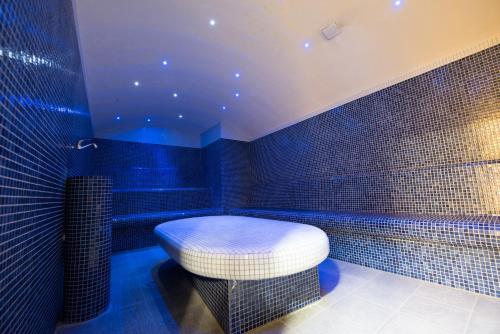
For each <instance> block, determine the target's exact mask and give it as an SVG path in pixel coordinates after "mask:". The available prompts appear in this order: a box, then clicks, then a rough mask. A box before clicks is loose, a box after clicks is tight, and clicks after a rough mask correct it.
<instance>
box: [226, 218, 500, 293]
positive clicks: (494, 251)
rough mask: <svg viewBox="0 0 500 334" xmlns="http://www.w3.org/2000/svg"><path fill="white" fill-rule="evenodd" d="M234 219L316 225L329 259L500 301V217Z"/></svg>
mask: <svg viewBox="0 0 500 334" xmlns="http://www.w3.org/2000/svg"><path fill="white" fill-rule="evenodd" d="M230 213H231V214H232V215H244V216H250V217H257V218H266V219H276V220H285V221H291V222H296V223H303V224H310V225H314V226H317V227H319V228H321V229H323V230H324V231H325V232H326V233H327V235H328V238H329V240H330V254H329V257H332V258H335V259H339V260H343V261H348V262H352V263H356V264H360V265H364V266H368V267H373V268H377V269H380V270H384V271H388V272H393V273H397V274H400V275H406V276H410V277H415V278H418V279H422V280H426V281H429V282H433V283H439V284H443V285H447V286H451V287H455V288H461V289H465V290H468V291H472V292H477V293H482V294H486V295H490V296H494V297H500V271H499V269H498V268H499V263H500V217H495V216H470V217H445V216H436V215H434V216H422V215H419V216H410V215H404V216H402V215H401V216H400V215H382V214H362V213H346V212H342V213H341V212H326V211H297V210H295V211H292V210H278V209H232V210H230Z"/></svg>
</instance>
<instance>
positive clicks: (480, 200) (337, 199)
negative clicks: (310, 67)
mask: <svg viewBox="0 0 500 334" xmlns="http://www.w3.org/2000/svg"><path fill="white" fill-rule="evenodd" d="M499 72H500V46H498V45H497V46H495V47H492V48H490V49H487V50H485V51H482V52H480V53H477V54H475V55H472V56H469V57H467V58H465V59H462V60H459V61H456V62H454V63H451V64H449V65H446V66H443V67H441V68H438V69H436V70H433V71H430V72H428V73H425V74H422V75H419V76H417V77H414V78H412V79H409V80H406V81H404V82H401V83H399V84H396V85H394V86H391V87H389V88H386V89H383V90H380V91H378V92H376V93H373V94H371V95H368V96H366V97H362V98H360V99H357V100H355V101H353V102H350V103H347V104H345V105H343V106H340V107H337V108H335V109H333V110H331V111H328V112H326V113H323V114H320V115H318V116H315V117H312V118H309V119H307V120H305V121H302V122H300V123H298V124H295V125H293V126H290V127H287V128H285V129H283V130H280V131H277V132H275V133H272V134H270V135H267V136H265V137H263V138H260V139H258V140H256V141H254V142H252V143H251V144H250V161H251V169H252V177H253V181H254V182H255V184H254V186H253V187H252V190H251V193H250V197H249V206H250V207H263V208H288V209H304V210H332V211H363V212H381V213H415V214H418V213H426V214H427V213H433V214H445V215H483V214H485V215H499V214H500V196H499V194H498V189H499V188H500V108H499V104H498V101H499V96H500V76H499V75H498V73H499Z"/></svg>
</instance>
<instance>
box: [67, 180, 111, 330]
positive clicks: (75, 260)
mask: <svg viewBox="0 0 500 334" xmlns="http://www.w3.org/2000/svg"><path fill="white" fill-rule="evenodd" d="M64 233H65V250H64V314H63V320H64V321H65V322H70V323H71V322H81V321H86V320H89V319H91V318H93V317H95V316H97V315H98V314H99V313H101V312H102V311H104V310H105V309H106V307H107V306H108V304H109V299H110V277H111V179H110V178H109V177H105V176H78V177H71V178H69V179H68V180H67V183H66V220H65V232H64Z"/></svg>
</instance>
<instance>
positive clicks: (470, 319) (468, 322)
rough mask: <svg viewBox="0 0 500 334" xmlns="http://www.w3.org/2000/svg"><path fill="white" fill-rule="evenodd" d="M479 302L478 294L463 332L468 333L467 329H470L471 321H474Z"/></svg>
mask: <svg viewBox="0 0 500 334" xmlns="http://www.w3.org/2000/svg"><path fill="white" fill-rule="evenodd" d="M478 302H479V296H476V300H475V301H474V305H472V309H471V310H470V313H469V318H468V319H467V322H466V323H465V328H464V331H463V333H464V334H465V333H467V330H468V329H469V325H470V322H471V321H472V315H473V314H474V310H475V309H476V305H477V303H478Z"/></svg>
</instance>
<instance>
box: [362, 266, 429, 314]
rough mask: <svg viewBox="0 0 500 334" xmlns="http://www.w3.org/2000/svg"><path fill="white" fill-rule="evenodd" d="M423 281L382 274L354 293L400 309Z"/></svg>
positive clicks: (374, 301)
mask: <svg viewBox="0 0 500 334" xmlns="http://www.w3.org/2000/svg"><path fill="white" fill-rule="evenodd" d="M421 284H422V282H421V281H418V280H415V279H411V278H406V277H403V276H398V275H394V274H381V275H379V276H377V277H375V279H373V280H372V281H370V282H368V284H366V285H364V286H362V287H361V288H359V289H357V290H356V291H355V292H354V294H355V295H356V296H358V297H361V298H363V299H366V300H368V301H370V302H373V303H375V304H378V305H381V306H384V307H386V308H389V309H393V310H395V309H399V308H400V307H401V306H402V305H403V304H404V302H405V301H406V300H407V299H408V298H409V297H410V296H411V294H412V293H414V292H415V290H417V289H418V287H419V286H420V285H421Z"/></svg>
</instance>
